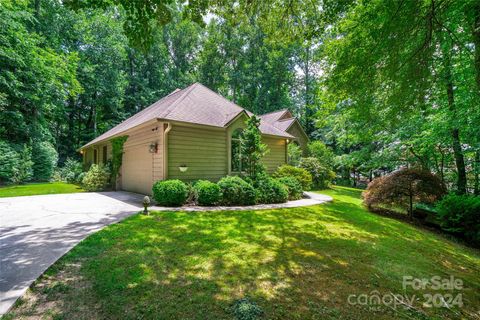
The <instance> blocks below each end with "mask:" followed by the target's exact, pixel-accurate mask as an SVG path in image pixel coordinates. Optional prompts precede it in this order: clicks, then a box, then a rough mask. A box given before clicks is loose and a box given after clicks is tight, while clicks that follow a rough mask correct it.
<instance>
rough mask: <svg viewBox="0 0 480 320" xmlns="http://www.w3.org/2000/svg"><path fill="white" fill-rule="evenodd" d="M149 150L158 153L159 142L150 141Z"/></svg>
mask: <svg viewBox="0 0 480 320" xmlns="http://www.w3.org/2000/svg"><path fill="white" fill-rule="evenodd" d="M148 151H150V153H157V151H158V143H157V142H152V143H150V148H149V150H148Z"/></svg>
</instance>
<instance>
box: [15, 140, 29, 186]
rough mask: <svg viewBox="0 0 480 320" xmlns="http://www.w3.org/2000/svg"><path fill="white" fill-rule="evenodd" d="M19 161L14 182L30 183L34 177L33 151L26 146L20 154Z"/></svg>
mask: <svg viewBox="0 0 480 320" xmlns="http://www.w3.org/2000/svg"><path fill="white" fill-rule="evenodd" d="M18 160H19V161H18V164H17V166H15V168H14V170H13V176H12V182H13V183H17V184H18V183H23V182H26V181H29V180H30V179H31V178H32V176H33V161H32V149H31V148H30V147H29V146H27V145H24V146H23V148H22V150H21V151H20V152H19V153H18Z"/></svg>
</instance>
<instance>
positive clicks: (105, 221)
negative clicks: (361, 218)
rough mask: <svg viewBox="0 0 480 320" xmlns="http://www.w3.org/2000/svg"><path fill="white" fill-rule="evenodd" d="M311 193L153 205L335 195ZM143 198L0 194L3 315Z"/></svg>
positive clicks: (315, 199)
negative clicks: (45, 275)
mask: <svg viewBox="0 0 480 320" xmlns="http://www.w3.org/2000/svg"><path fill="white" fill-rule="evenodd" d="M307 195H308V196H309V197H310V198H308V199H307V198H306V199H301V200H296V201H289V202H287V203H283V204H269V205H255V206H246V207H199V206H187V207H181V208H166V207H151V208H150V209H151V210H184V211H209V210H259V209H275V208H293V207H301V206H310V205H316V204H320V203H324V202H326V201H331V200H332V198H331V197H328V196H324V195H321V194H317V193H311V192H308V193H307ZM142 199H143V196H142V195H139V194H135V193H129V192H102V193H75V194H56V195H43V196H28V197H15V198H0V316H1V315H2V314H4V313H6V312H7V311H8V309H9V308H10V307H11V306H12V305H13V303H14V302H15V301H16V300H17V299H18V298H19V297H21V296H22V295H23V294H24V293H25V291H26V290H27V288H28V287H29V286H30V285H31V284H32V282H33V281H35V280H36V279H37V278H38V277H39V276H40V275H41V274H42V273H43V272H44V271H45V270H46V269H47V268H48V267H49V266H50V265H52V264H53V263H54V262H55V261H57V260H58V259H59V258H60V257H61V256H62V255H64V254H65V253H66V252H68V251H69V250H70V249H71V248H73V247H74V246H75V245H76V244H78V243H79V242H80V241H81V240H82V239H84V238H86V237H87V236H88V235H90V234H92V233H94V232H96V231H98V230H100V229H101V228H103V227H104V226H107V225H109V224H112V223H115V222H118V221H120V220H122V219H124V218H126V217H128V216H130V215H132V214H134V213H136V212H138V211H140V210H141V209H142V207H141V203H142Z"/></svg>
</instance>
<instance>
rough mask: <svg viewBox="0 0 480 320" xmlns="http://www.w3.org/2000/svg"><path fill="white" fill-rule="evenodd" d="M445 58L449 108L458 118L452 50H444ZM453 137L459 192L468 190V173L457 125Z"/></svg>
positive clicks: (453, 116)
mask: <svg viewBox="0 0 480 320" xmlns="http://www.w3.org/2000/svg"><path fill="white" fill-rule="evenodd" d="M444 55H445V57H444V59H445V85H446V90H447V98H448V108H449V110H450V113H451V115H452V118H453V119H454V120H455V119H456V108H455V97H454V91H453V77H452V65H451V61H450V52H448V51H447V52H444ZM450 134H451V137H452V147H453V155H454V157H455V165H456V167H457V191H458V193H459V194H465V193H466V192H467V173H466V170H465V159H464V157H463V152H462V145H461V143H460V130H459V129H458V128H457V127H456V126H452V127H451V128H450Z"/></svg>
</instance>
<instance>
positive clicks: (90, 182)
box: [82, 164, 110, 191]
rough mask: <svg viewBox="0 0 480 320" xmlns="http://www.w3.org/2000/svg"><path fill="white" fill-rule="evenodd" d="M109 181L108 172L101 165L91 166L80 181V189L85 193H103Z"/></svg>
mask: <svg viewBox="0 0 480 320" xmlns="http://www.w3.org/2000/svg"><path fill="white" fill-rule="evenodd" d="M109 181H110V170H108V168H107V167H105V166H103V165H97V164H92V166H91V167H90V169H89V170H88V171H87V173H86V174H85V176H84V177H83V179H82V187H83V188H84V189H85V190H87V191H103V190H105V189H106V188H107V187H108V182H109Z"/></svg>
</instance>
